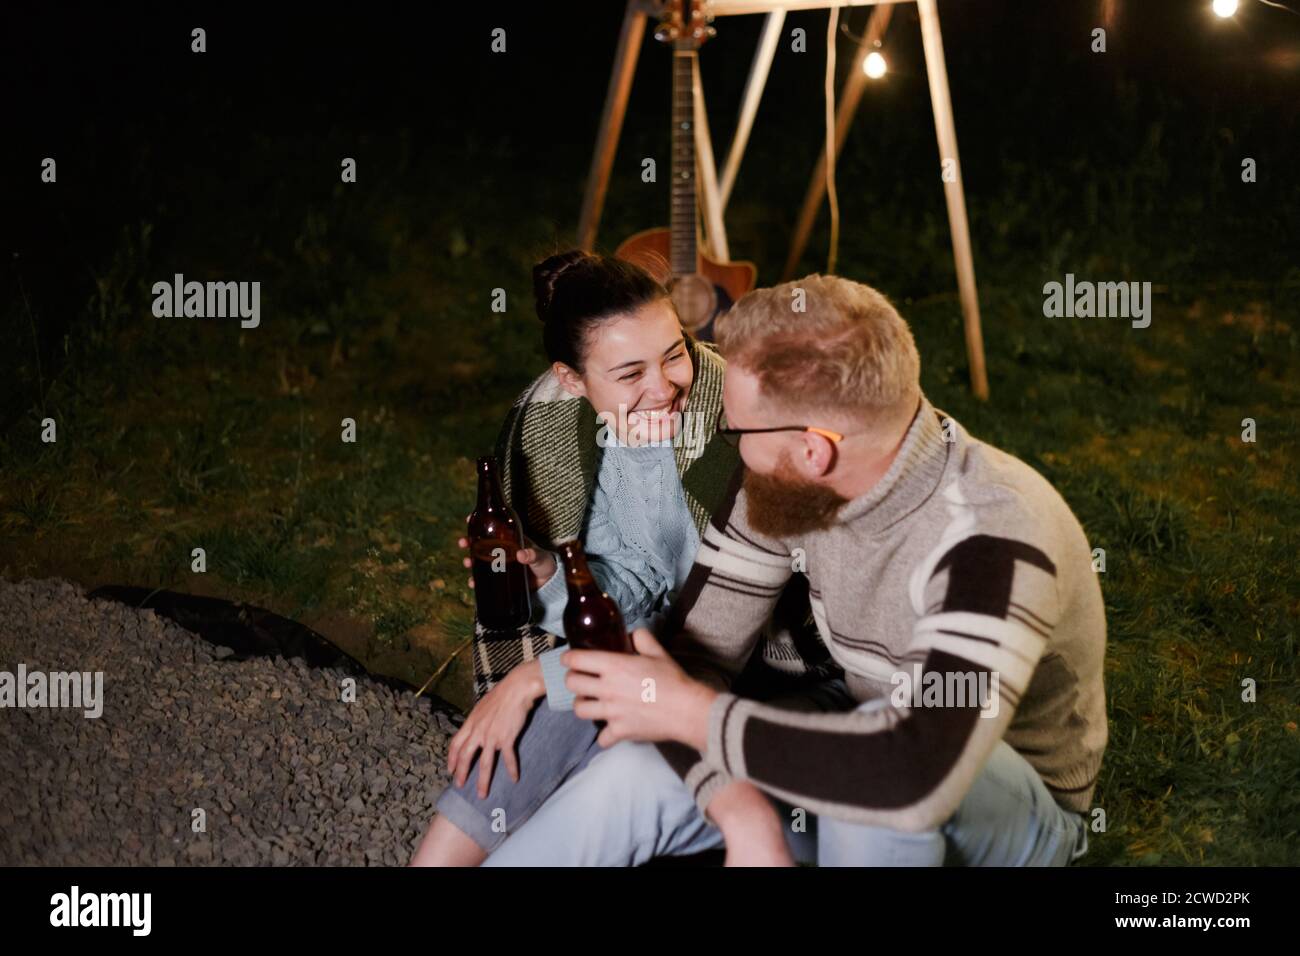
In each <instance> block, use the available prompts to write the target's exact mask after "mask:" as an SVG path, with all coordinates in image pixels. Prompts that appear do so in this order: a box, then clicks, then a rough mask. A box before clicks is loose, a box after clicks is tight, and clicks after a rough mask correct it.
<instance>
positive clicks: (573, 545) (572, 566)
mask: <svg viewBox="0 0 1300 956" xmlns="http://www.w3.org/2000/svg"><path fill="white" fill-rule="evenodd" d="M560 554H561V555H562V556H563V558H564V581H565V583H566V584H567V585H568V586H569V590H570V591H576V590H581V589H583V588H586V587H590V586H592V585H594V584H595V583H596V579H595V578H594V577H592V574H591V569H590V568H589V567H587V554H586V552H585V551H583V549H582V545H580V544H578V543H577V542H575V541H570V542H566V543H565V544H562V545H560Z"/></svg>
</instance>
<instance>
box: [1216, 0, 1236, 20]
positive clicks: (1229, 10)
mask: <svg viewBox="0 0 1300 956" xmlns="http://www.w3.org/2000/svg"><path fill="white" fill-rule="evenodd" d="M1211 9H1212V10H1214V13H1215V15H1216V16H1220V17H1223V18H1224V19H1227V18H1228V17H1230V16H1232V15H1233V14H1234V13H1236V12H1237V0H1214V3H1213V4H1211Z"/></svg>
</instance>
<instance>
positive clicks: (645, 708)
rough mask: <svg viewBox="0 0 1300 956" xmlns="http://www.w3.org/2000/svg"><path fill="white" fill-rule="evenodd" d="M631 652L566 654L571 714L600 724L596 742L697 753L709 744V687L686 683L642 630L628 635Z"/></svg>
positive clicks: (683, 675)
mask: <svg viewBox="0 0 1300 956" xmlns="http://www.w3.org/2000/svg"><path fill="white" fill-rule="evenodd" d="M632 642H633V645H634V646H635V647H636V651H637V653H635V654H616V653H614V652H613V651H577V650H575V651H568V652H567V653H565V654H562V655H561V656H560V662H561V663H562V664H564V665H565V666H566V667H568V668H569V674H568V676H567V677H566V678H565V680H564V683H565V686H567V687H568V688H569V690H571V691H573V692H574V693H575V694H576V695H577V700H575V701H574V704H573V713H574V715H575V716H577V717H581V718H582V719H584V720H603V721H605V724H606V726H605V729H604V730H602V731H601V732H600V736H599V737H597V738H596V742H597V743H598V744H600V745H601V746H602V747H608V746H610V745H612V744H615V743H617V742H618V741H620V740H647V741H657V740H678V741H681V742H682V743H684V744H689V745H690V746H692V747H694V748H695V749H696V750H698V751H700V753H703V752H704V751H705V750H707V749H708V742H709V707H710V706H711V705H712V704H713V701H714V700H715V699H716V698H717V696H718V692H717V691H716V690H714V689H713V688H711V687H709V686H707V685H705V684H701V683H700V682H699V681H696V680H692V679H691V678H690V677H688V676H687V675H686V672H685V671H684V670H682V669H681V668H680V667H679V666H677V662H676V661H674V660H673V659H672V658H671V657H669V656H668V652H667V651H665V650H664V649H663V646H662V645H661V644H660V643H659V642H658V641H656V640H655V639H654V635H653V634H651V633H650V632H649V631H648V630H646V629H645V628H644V627H638V628H637V629H636V630H635V631H633V632H632Z"/></svg>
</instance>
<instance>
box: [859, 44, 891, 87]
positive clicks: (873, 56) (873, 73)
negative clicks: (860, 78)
mask: <svg viewBox="0 0 1300 956" xmlns="http://www.w3.org/2000/svg"><path fill="white" fill-rule="evenodd" d="M887 69H889V67H888V65H887V64H886V63H885V58H884V57H883V56H881V55H880V54H879V53H877V52H876V51H875V50H872V51H871V52H870V53H868V54H867V58H866V59H865V60H863V61H862V72H863V73H865V74H867V76H869V77H871V78H872V79H873V80H878V79H880V78H881V77H882V76H884V75H885V71H886V70H887Z"/></svg>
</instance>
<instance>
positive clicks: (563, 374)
mask: <svg viewBox="0 0 1300 956" xmlns="http://www.w3.org/2000/svg"><path fill="white" fill-rule="evenodd" d="M551 369H552V370H553V371H554V372H555V377H556V378H558V379H559V380H560V387H561V388H562V389H564V390H565V391H566V392H568V393H569V394H570V395H577V396H578V397H579V398H586V397H587V386H586V385H584V384H583V381H582V376H581V375H579V374H578V373H577V372H575V371H574V370H573V369H571V368H569V366H567V365H565V364H564V363H563V362H555V363H553V364H552V365H551Z"/></svg>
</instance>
